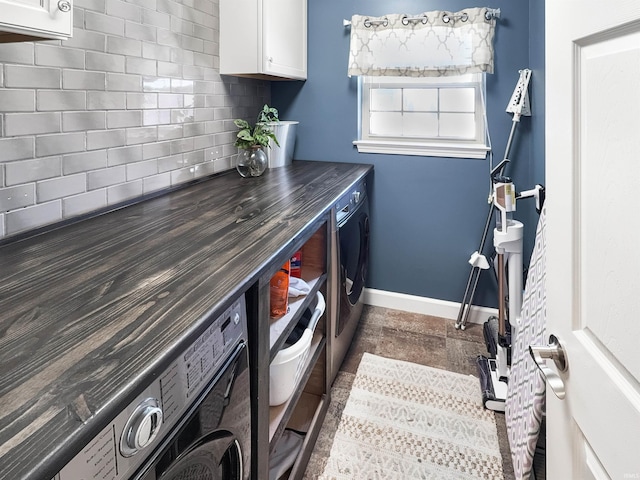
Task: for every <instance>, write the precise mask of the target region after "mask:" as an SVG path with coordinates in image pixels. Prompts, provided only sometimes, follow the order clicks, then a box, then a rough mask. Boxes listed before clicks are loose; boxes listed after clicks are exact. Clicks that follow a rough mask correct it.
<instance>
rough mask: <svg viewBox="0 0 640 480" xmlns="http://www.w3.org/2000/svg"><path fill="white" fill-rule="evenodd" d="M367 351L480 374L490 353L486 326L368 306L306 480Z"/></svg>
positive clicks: (509, 475) (539, 477) (323, 452)
mask: <svg viewBox="0 0 640 480" xmlns="http://www.w3.org/2000/svg"><path fill="white" fill-rule="evenodd" d="M364 352H369V353H373V354H376V355H380V356H383V357H389V358H395V359H398V360H405V361H408V362H413V363H418V364H423V365H428V366H431V367H436V368H442V369H445V370H449V371H452V372H457V373H461V374H465V375H474V376H477V372H476V364H475V358H476V357H477V356H478V355H481V354H483V355H486V353H487V352H486V347H485V344H484V340H483V337H482V325H478V324H468V325H467V328H466V329H465V330H456V329H455V326H454V321H452V320H445V319H442V318H438V317H432V316H429V315H420V314H414V313H407V312H402V311H398V310H391V309H386V308H381V307H372V306H365V308H364V311H363V315H362V319H361V321H360V325H359V327H358V331H357V332H356V335H355V338H354V340H353V343H352V346H351V349H350V350H349V352H348V353H347V357H346V358H345V361H344V363H343V365H342V367H341V369H340V372H339V374H338V377H337V378H336V381H335V383H334V386H333V388H332V390H331V397H332V398H331V404H330V406H329V411H328V413H327V416H326V418H325V422H324V425H323V428H322V431H321V433H320V437H319V438H318V441H317V442H316V446H315V449H314V452H313V454H312V456H311V458H310V460H309V464H308V466H307V470H306V473H305V477H304V478H305V479H307V480H313V479H315V478H317V476H318V474H319V473H321V472H322V470H323V468H324V464H325V462H326V459H327V457H328V455H329V451H330V449H331V442H332V438H333V433H334V432H335V430H336V428H337V426H338V422H339V420H340V416H341V414H342V410H343V409H344V405H345V403H346V401H347V398H348V396H349V389H350V387H351V384H352V382H353V378H354V377H355V373H356V371H357V368H358V364H359V363H360V359H361V358H362V355H363V353H364ZM495 416H496V425H497V429H498V437H499V440H500V451H501V453H502V463H503V470H504V478H505V480H511V479H513V478H514V475H513V467H512V464H511V454H510V452H509V442H508V439H507V432H506V425H505V421H504V414H502V413H496V414H495ZM534 463H535V464H536V477H535V478H536V480H543V479H544V478H545V475H544V456H543V455H536V460H535V462H534Z"/></svg>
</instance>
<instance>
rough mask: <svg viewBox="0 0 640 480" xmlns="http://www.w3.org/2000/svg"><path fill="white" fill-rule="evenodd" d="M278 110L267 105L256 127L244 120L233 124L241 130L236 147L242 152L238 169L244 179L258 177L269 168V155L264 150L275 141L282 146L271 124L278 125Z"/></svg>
mask: <svg viewBox="0 0 640 480" xmlns="http://www.w3.org/2000/svg"><path fill="white" fill-rule="evenodd" d="M278 122H279V119H278V110H277V109H275V108H273V107H270V106H269V105H266V104H265V106H264V107H262V110H260V112H259V113H258V118H257V119H256V123H255V125H253V126H252V125H251V124H250V123H249V122H247V121H246V120H244V119H241V118H239V119H236V120H234V121H233V123H234V124H235V125H236V127H238V128H239V129H240V130H239V131H238V133H237V135H236V142H235V146H236V147H238V149H239V150H240V151H239V153H238V161H237V163H236V168H237V170H238V172H239V173H240V175H242V176H243V177H249V176H251V177H258V176H260V175H262V173H263V172H264V170H265V169H266V168H267V155H266V154H265V152H264V150H263V148H268V147H269V146H270V141H271V140H273V141H274V142H275V144H276V145H278V146H280V144H279V143H278V139H277V138H276V135H275V133H274V132H273V130H272V129H271V126H270V125H269V124H273V123H278Z"/></svg>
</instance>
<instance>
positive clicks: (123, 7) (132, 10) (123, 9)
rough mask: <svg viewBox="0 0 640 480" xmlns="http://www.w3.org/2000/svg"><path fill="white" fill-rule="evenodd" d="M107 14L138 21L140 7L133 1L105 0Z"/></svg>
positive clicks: (140, 15) (140, 11) (140, 16)
mask: <svg viewBox="0 0 640 480" xmlns="http://www.w3.org/2000/svg"><path fill="white" fill-rule="evenodd" d="M106 6H107V15H111V16H114V17H120V18H124V19H125V20H131V21H133V22H138V23H140V19H141V18H142V9H141V8H140V7H139V6H137V5H134V4H133V3H126V2H122V1H120V0H107V2H106Z"/></svg>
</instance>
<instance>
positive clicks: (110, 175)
mask: <svg viewBox="0 0 640 480" xmlns="http://www.w3.org/2000/svg"><path fill="white" fill-rule="evenodd" d="M125 181H126V168H125V166H124V165H119V166H117V167H109V168H105V169H102V170H93V171H91V172H89V173H87V189H88V190H95V189H97V188H104V187H108V186H110V185H117V184H118V183H124V182H125Z"/></svg>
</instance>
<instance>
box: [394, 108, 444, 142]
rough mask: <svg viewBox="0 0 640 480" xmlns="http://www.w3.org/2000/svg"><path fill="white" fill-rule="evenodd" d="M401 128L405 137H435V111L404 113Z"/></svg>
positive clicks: (436, 126)
mask: <svg viewBox="0 0 640 480" xmlns="http://www.w3.org/2000/svg"><path fill="white" fill-rule="evenodd" d="M402 120H403V123H402V130H403V133H404V135H405V136H407V137H432V138H433V137H437V136H438V114H437V113H405V114H404V117H403V119H402Z"/></svg>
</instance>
